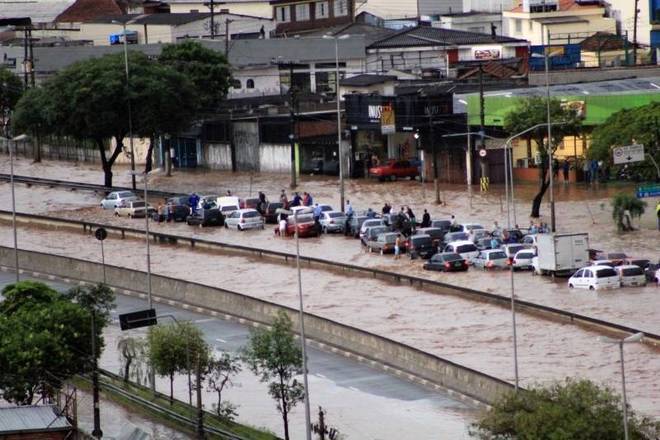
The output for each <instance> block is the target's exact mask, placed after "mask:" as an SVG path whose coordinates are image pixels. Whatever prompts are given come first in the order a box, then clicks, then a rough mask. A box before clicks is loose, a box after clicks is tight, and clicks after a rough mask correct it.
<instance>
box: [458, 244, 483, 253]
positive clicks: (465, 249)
mask: <svg viewBox="0 0 660 440" xmlns="http://www.w3.org/2000/svg"><path fill="white" fill-rule="evenodd" d="M477 250H478V249H477V247H476V246H475V245H473V244H462V245H460V246H458V247H456V253H457V254H462V253H463V252H475V251H477Z"/></svg>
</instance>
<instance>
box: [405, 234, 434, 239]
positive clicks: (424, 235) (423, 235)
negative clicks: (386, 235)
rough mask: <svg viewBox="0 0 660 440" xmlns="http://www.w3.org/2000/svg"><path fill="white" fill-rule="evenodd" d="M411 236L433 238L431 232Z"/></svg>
mask: <svg viewBox="0 0 660 440" xmlns="http://www.w3.org/2000/svg"><path fill="white" fill-rule="evenodd" d="M410 238H431V236H430V235H429V234H415V235H411V236H410Z"/></svg>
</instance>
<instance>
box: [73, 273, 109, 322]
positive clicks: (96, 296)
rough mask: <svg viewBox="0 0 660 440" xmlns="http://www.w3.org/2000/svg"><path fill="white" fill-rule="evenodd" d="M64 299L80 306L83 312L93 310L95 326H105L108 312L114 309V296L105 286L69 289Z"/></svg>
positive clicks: (107, 320)
mask: <svg viewBox="0 0 660 440" xmlns="http://www.w3.org/2000/svg"><path fill="white" fill-rule="evenodd" d="M64 297H65V298H68V299H69V300H71V301H73V302H76V303H78V304H80V306H82V307H83V308H84V309H85V310H94V311H95V312H96V320H97V325H102V326H106V325H107V324H109V323H110V312H111V311H112V309H114V308H115V294H114V292H113V291H112V289H110V288H109V287H108V286H106V285H105V284H103V283H99V284H95V285H93V286H84V287H83V286H76V287H73V288H71V289H69V290H68V291H67V292H66V293H65V294H64Z"/></svg>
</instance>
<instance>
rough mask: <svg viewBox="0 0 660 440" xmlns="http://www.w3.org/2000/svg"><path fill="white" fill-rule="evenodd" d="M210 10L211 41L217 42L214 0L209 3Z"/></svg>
mask: <svg viewBox="0 0 660 440" xmlns="http://www.w3.org/2000/svg"><path fill="white" fill-rule="evenodd" d="M209 10H210V11H211V20H210V24H211V40H215V3H214V1H213V0H210V1H209ZM225 55H226V53H225Z"/></svg>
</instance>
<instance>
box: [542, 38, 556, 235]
mask: <svg viewBox="0 0 660 440" xmlns="http://www.w3.org/2000/svg"><path fill="white" fill-rule="evenodd" d="M541 38H542V39H544V41H543V42H542V43H543V50H544V52H545V99H546V109H547V117H548V124H547V125H548V173H550V229H551V231H552V232H556V230H557V224H556V221H555V191H554V177H553V174H554V171H553V164H552V160H553V152H552V123H551V120H550V61H549V58H550V54H549V52H550V32H549V31H547V40H548V41H547V43H548V46H547V47H546V45H545V38H546V31H545V30H543V32H542V35H541Z"/></svg>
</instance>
